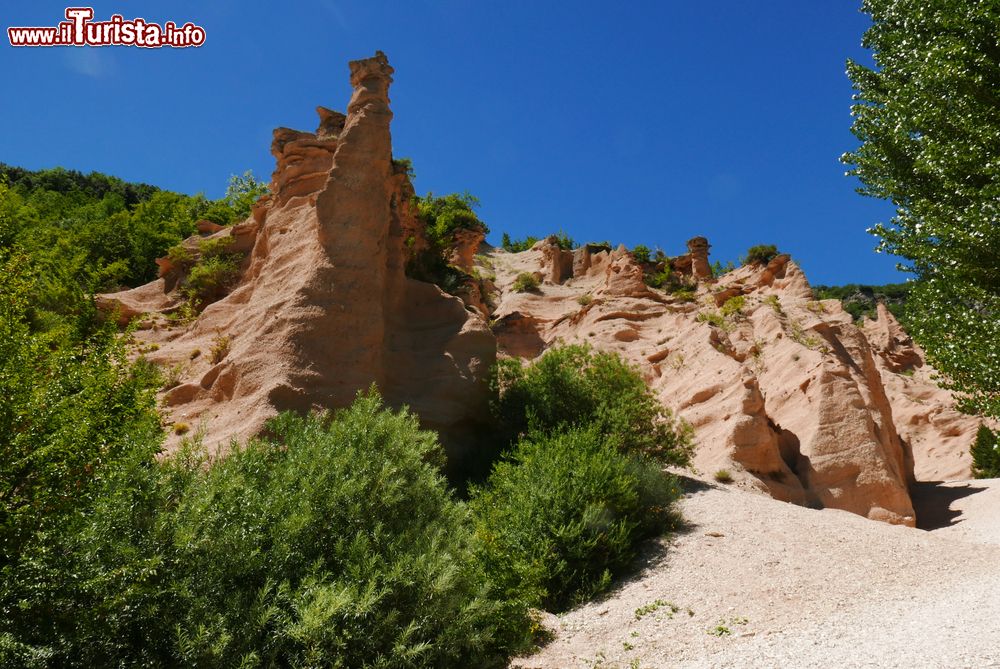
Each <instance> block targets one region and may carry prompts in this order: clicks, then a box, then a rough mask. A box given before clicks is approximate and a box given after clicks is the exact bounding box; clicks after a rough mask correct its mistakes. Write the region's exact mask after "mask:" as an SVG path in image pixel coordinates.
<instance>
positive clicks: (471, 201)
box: [417, 193, 490, 250]
mask: <svg viewBox="0 0 1000 669" xmlns="http://www.w3.org/2000/svg"><path fill="white" fill-rule="evenodd" d="M478 206H479V198H477V197H476V196H475V195H472V194H471V193H451V194H449V195H445V196H444V197H435V196H434V193H428V194H427V195H425V196H424V197H418V198H417V211H418V213H419V215H420V218H421V219H422V220H423V222H424V223H425V224H426V226H427V238H428V241H429V242H430V243H431V246H436V247H437V248H438V249H439V250H441V249H445V248H447V247H448V246H450V245H451V243H452V235H453V234H454V232H455V231H456V230H460V229H467V230H479V231H481V232H483V233H484V234H486V233H488V232H489V231H490V229H489V228H488V227H487V226H486V224H485V223H483V222H482V221H481V220H479V217H478V216H477V215H476V211H475V210H476V208H477V207H478Z"/></svg>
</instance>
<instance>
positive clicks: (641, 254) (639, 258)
mask: <svg viewBox="0 0 1000 669" xmlns="http://www.w3.org/2000/svg"><path fill="white" fill-rule="evenodd" d="M651 254H652V251H650V250H649V247H648V246H646V245H645V244H638V245H636V247H635V248H634V249H632V258H633V259H635V261H636V262H637V263H639V264H640V265H642V264H645V263H648V262H649V260H650V256H651Z"/></svg>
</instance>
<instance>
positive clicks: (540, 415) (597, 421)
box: [492, 345, 692, 465]
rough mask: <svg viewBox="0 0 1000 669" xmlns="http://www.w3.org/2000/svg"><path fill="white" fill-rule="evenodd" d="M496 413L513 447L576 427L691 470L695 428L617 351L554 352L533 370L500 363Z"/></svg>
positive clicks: (494, 382)
mask: <svg viewBox="0 0 1000 669" xmlns="http://www.w3.org/2000/svg"><path fill="white" fill-rule="evenodd" d="M492 385H493V388H494V391H495V392H496V398H495V400H494V404H493V410H494V414H495V416H496V417H497V419H498V420H499V422H500V424H501V425H502V426H504V429H506V430H507V431H508V437H509V438H510V440H511V441H513V440H515V439H516V438H517V437H518V435H522V434H527V433H528V431H529V429H530V430H531V431H534V432H543V433H552V432H557V431H561V430H565V429H568V428H574V427H590V426H593V427H594V428H595V429H597V431H598V433H599V434H601V435H602V436H603V437H604V439H606V440H607V443H608V444H610V445H612V446H613V447H615V448H617V449H619V450H621V451H622V452H625V453H642V454H646V455H650V456H652V457H655V458H657V459H660V460H662V461H665V462H670V463H674V464H678V465H684V464H687V463H688V461H689V459H690V455H691V448H692V446H691V428H690V426H688V425H687V424H686V423H685V422H684V421H682V420H679V419H676V418H674V416H673V415H672V414H671V413H670V411H669V410H668V409H666V408H665V407H664V406H663V405H662V404H661V403H660V402H659V400H657V399H656V397H654V396H653V394H652V393H651V392H650V390H649V389H648V388H647V387H646V384H645V382H644V381H643V380H642V376H641V375H640V374H639V372H638V371H636V370H635V369H634V368H633V367H631V366H629V364H628V363H627V362H625V361H624V360H623V359H622V358H621V357H619V356H618V355H616V354H614V353H601V352H595V351H593V350H591V349H590V347H588V346H580V345H573V346H561V347H556V348H551V349H549V350H548V351H546V352H545V354H544V355H542V357H541V358H539V359H538V360H537V361H536V362H534V363H533V364H532V365H530V366H527V367H525V366H522V364H521V362H520V360H517V359H511V358H508V359H504V360H500V361H498V363H497V366H496V372H495V374H494V376H493V379H492Z"/></svg>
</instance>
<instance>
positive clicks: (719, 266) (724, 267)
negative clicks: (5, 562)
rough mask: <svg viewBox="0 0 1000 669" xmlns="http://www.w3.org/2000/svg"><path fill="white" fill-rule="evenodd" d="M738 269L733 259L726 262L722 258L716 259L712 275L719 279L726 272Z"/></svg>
mask: <svg viewBox="0 0 1000 669" xmlns="http://www.w3.org/2000/svg"><path fill="white" fill-rule="evenodd" d="M734 269H736V265H735V264H733V261H732V260H729V261H727V262H726V263H725V264H723V263H722V261H721V260H716V261H715V262H714V263H712V276H713V277H715V278H716V279H718V278H719V277H721V276H722V275H724V274H728V273H729V272H732V271H733V270H734Z"/></svg>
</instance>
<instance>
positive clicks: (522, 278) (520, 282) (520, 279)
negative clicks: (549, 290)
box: [511, 272, 539, 293]
mask: <svg viewBox="0 0 1000 669" xmlns="http://www.w3.org/2000/svg"><path fill="white" fill-rule="evenodd" d="M538 286H539V282H538V277H537V276H535V275H534V274H533V273H531V272H521V273H520V274H518V275H517V278H515V279H514V283H513V285H512V286H511V287H512V288H513V290H514V292H515V293H530V292H534V291H536V290H538Z"/></svg>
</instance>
